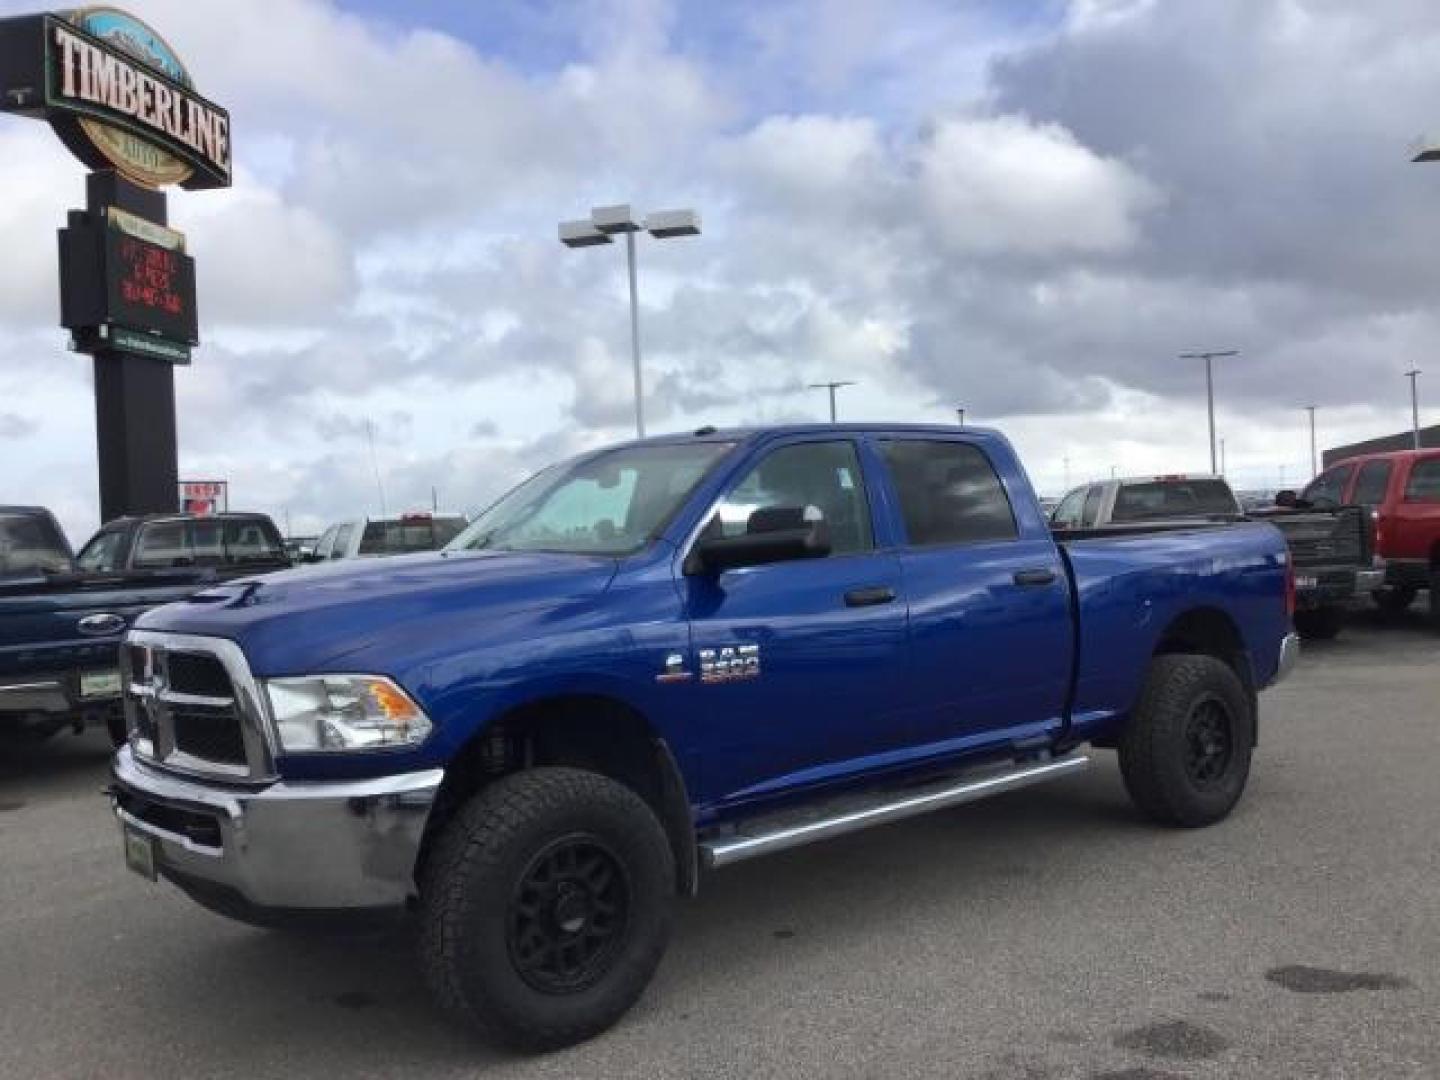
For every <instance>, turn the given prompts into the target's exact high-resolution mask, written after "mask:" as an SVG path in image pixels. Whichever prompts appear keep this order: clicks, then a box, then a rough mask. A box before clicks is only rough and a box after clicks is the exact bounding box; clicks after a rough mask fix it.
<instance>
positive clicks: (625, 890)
mask: <svg viewBox="0 0 1440 1080" xmlns="http://www.w3.org/2000/svg"><path fill="white" fill-rule="evenodd" d="M422 876H423V881H422V885H421V921H422V925H421V960H422V964H423V967H424V970H425V975H426V979H427V981H428V982H429V984H430V987H431V990H432V991H433V992H434V994H435V996H436V998H437V999H438V1000H439V1002H440V1004H441V1006H442V1007H444V1008H445V1010H446V1011H447V1012H449V1013H450V1014H451V1015H452V1016H454V1017H456V1018H457V1019H459V1020H460V1021H461V1022H462V1023H465V1024H466V1025H468V1026H470V1027H473V1028H475V1029H477V1030H478V1031H479V1032H480V1033H481V1034H482V1035H484V1036H487V1037H489V1038H491V1039H493V1040H494V1041H497V1042H501V1043H504V1044H506V1045H509V1046H513V1047H516V1048H519V1049H526V1050H549V1049H555V1048H558V1047H562V1046H569V1045H571V1044H573V1043H577V1042H581V1041H582V1040H584V1039H588V1038H590V1037H591V1036H593V1035H597V1034H599V1033H600V1032H602V1031H604V1030H605V1029H606V1028H608V1027H610V1026H611V1025H612V1024H613V1023H615V1021H617V1020H618V1019H619V1018H620V1017H621V1016H622V1015H623V1014H624V1013H625V1011H626V1010H627V1009H629V1008H630V1006H631V1005H632V1004H634V1002H635V1000H636V999H637V998H638V997H639V996H640V994H641V992H642V991H643V990H644V989H645V987H646V985H647V984H648V983H649V982H650V978H651V976H652V975H653V974H654V972H655V968H656V966H657V965H658V964H659V963H660V957H661V955H662V954H663V953H664V951H665V945H666V942H667V940H668V938H669V931H670V918H671V909H672V907H673V904H674V897H675V869H674V860H673V857H672V855H671V850H670V844H669V842H668V840H667V838H666V836H665V831H664V829H663V828H661V826H660V823H659V821H657V820H656V818H655V815H654V814H653V813H652V812H651V810H650V808H649V807H648V806H647V805H646V804H645V802H644V801H643V800H641V799H640V797H639V796H638V795H636V794H635V793H634V792H632V791H631V790H630V789H629V788H627V787H625V786H623V785H621V784H618V783H616V782H615V781H613V780H609V779H607V778H606V777H603V776H600V775H598V774H595V773H590V772H584V771H581V770H578V769H560V768H542V769H532V770H528V771H525V772H519V773H514V774H512V775H510V776H506V777H502V778H501V779H499V780H497V781H495V782H494V783H493V784H491V785H490V786H488V787H486V788H485V789H484V790H482V791H481V792H480V793H479V794H478V795H476V796H474V797H473V798H472V799H471V800H470V801H469V802H468V803H466V804H465V806H463V807H462V808H461V809H460V811H459V813H458V814H456V816H455V817H454V818H453V819H452V820H451V821H450V822H449V824H448V825H446V827H445V829H444V831H443V832H442V833H441V834H440V836H439V838H438V841H437V844H436V848H435V851H434V852H433V854H432V855H431V857H430V859H429V861H428V863H427V865H426V868H425V871H424V873H423V875H422Z"/></svg>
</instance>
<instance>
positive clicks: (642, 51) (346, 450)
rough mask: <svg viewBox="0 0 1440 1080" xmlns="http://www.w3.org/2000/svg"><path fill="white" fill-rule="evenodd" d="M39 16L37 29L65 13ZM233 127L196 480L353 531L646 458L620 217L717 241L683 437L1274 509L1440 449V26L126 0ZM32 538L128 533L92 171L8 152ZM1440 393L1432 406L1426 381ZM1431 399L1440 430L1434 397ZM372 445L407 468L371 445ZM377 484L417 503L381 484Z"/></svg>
mask: <svg viewBox="0 0 1440 1080" xmlns="http://www.w3.org/2000/svg"><path fill="white" fill-rule="evenodd" d="M34 6H35V5H34V4H33V3H29V2H24V0H21V2H18V3H17V2H15V0H0V14H13V13H19V12H23V11H26V10H33V8H34ZM126 6H127V8H128V9H129V10H131V11H133V12H134V13H135V14H137V15H139V16H140V17H142V18H144V19H146V20H147V21H149V22H151V23H152V24H153V25H154V26H155V27H156V28H157V29H158V30H160V31H161V32H162V33H163V34H164V35H165V36H166V37H167V38H168V39H169V40H170V41H171V43H172V44H173V45H174V46H175V48H176V50H177V51H178V52H179V53H180V54H181V56H182V58H183V59H184V60H185V61H186V63H187V65H188V66H189V68H190V71H191V74H192V76H193V77H194V79H195V82H196V85H197V88H198V89H199V90H200V91H201V92H202V93H204V94H206V95H207V96H208V97H211V98H212V99H214V100H216V101H219V102H221V103H223V104H225V105H226V106H228V107H229V109H230V111H231V113H232V118H233V125H234V137H235V151H236V166H237V182H236V184H235V187H234V188H233V189H231V190H228V191H216V192H195V193H191V192H177V193H175V194H174V195H172V197H171V200H170V207H171V219H172V223H173V224H175V225H177V226H178V227H180V228H182V229H183V230H185V231H186V233H187V234H188V236H189V238H190V245H191V250H192V251H193V252H194V254H195V255H196V257H197V261H198V270H199V279H200V310H201V333H202V337H203V338H204V344H203V346H202V347H201V348H200V349H199V350H198V351H197V353H196V357H195V363H194V365H193V366H192V367H190V368H188V369H181V370H180V371H179V372H178V373H177V378H176V385H177V390H178V407H179V425H180V462H181V473H182V475H184V476H195V477H207V478H208V477H221V478H228V479H229V480H230V481H231V492H232V495H231V503H232V506H234V507H236V508H241V507H243V508H247V509H262V510H266V511H269V512H270V513H271V514H273V515H274V516H275V517H276V519H277V521H280V522H281V523H282V524H283V522H284V519H285V515H286V514H287V513H288V515H289V517H290V521H291V524H292V528H293V529H294V530H295V531H297V532H300V531H313V530H315V529H317V528H318V527H319V526H321V525H322V524H323V523H324V522H326V521H327V520H329V519H333V518H335V517H339V516H346V515H355V514H360V513H371V514H378V513H379V510H380V498H381V488H382V487H383V491H384V498H385V501H386V505H387V507H388V509H389V510H391V511H392V512H393V511H395V510H396V509H403V508H406V507H413V506H424V505H428V503H429V501H430V493H431V489H432V487H434V488H436V489H438V491H439V497H440V501H441V503H442V504H443V505H444V506H445V507H447V508H454V509H473V508H475V507H476V506H477V505H480V504H483V503H484V502H485V501H487V500H488V499H489V498H491V497H493V496H494V495H495V494H496V493H497V492H498V491H499V490H501V489H502V488H504V487H505V486H507V485H509V484H510V483H512V482H514V481H515V480H517V479H518V478H520V476H521V475H522V474H524V473H526V472H528V471H529V470H531V469H533V468H535V467H537V466H539V465H541V464H543V463H545V462H547V461H549V460H552V459H554V458H556V457H558V456H561V455H564V454H567V453H570V452H572V451H575V450H577V449H581V448H584V447H588V446H590V445H594V444H596V443H600V442H604V441H607V440H612V439H615V438H620V437H625V436H627V435H628V434H629V433H630V432H631V423H632V412H631V408H632V406H631V391H630V373H629V338H628V323H627V309H626V305H625V291H624V290H625V278H624V255H623V250H622V249H621V248H620V247H618V246H613V247H609V248H590V249H584V250H579V251H571V250H568V249H566V248H563V247H562V246H561V245H560V244H559V243H558V242H557V240H556V233H555V227H556V222H557V221H558V220H559V219H561V218H566V217H575V216H582V215H583V214H584V213H585V212H586V211H587V210H588V209H589V208H590V207H591V206H594V205H597V204H604V203H612V202H623V201H629V202H631V203H632V204H634V205H635V206H636V207H637V208H639V209H642V210H644V209H658V208H665V207H670V206H693V207H696V208H698V209H699V210H700V212H701V214H702V218H703V222H704V234H703V235H702V236H700V237H697V238H688V239H683V240H671V241H665V242H654V241H649V240H645V241H642V249H641V253H640V260H641V294H642V305H643V308H642V315H641V320H642V338H643V341H644V348H645V364H646V377H647V380H648V396H647V410H648V417H649V419H650V424H651V428H652V429H653V430H672V429H683V428H688V427H694V426H698V425H700V424H705V423H713V424H717V425H726V424H742V423H757V422H760V423H763V422H773V421H785V420H795V419H820V418H823V416H824V414H825V398H824V395H823V392H819V391H813V390H807V389H806V385H807V384H809V383H812V382H816V381H819V380H823V379H852V380H854V381H855V382H856V383H857V384H858V385H856V386H855V387H853V388H850V389H847V390H844V391H842V392H841V398H840V407H841V413H842V416H843V417H844V418H847V419H852V418H853V419H875V420H883V419H895V420H916V421H937V422H947V421H950V420H953V419H954V416H955V412H954V409H955V407H956V406H957V405H963V406H964V407H965V408H966V410H967V414H968V418H969V419H970V420H971V421H972V422H977V423H983V424H986V425H993V426H997V427H1000V428H1002V429H1004V430H1005V431H1007V432H1008V433H1009V434H1010V435H1011V437H1012V438H1013V439H1014V440H1015V441H1016V443H1017V444H1018V446H1019V448H1020V450H1021V452H1022V454H1023V455H1024V456H1025V458H1026V460H1027V461H1028V463H1029V465H1030V468H1031V471H1032V473H1033V474H1034V475H1035V477H1036V478H1037V481H1038V482H1039V484H1040V486H1041V488H1042V489H1044V490H1046V491H1049V492H1058V491H1059V490H1060V489H1061V488H1062V487H1063V486H1064V484H1065V481H1066V477H1067V474H1068V476H1069V477H1070V478H1072V479H1073V480H1074V481H1076V482H1079V481H1080V480H1082V479H1085V478H1087V477H1089V476H1095V475H1108V474H1109V470H1110V469H1111V467H1112V466H1113V467H1115V468H1118V469H1119V470H1120V471H1121V472H1150V471H1153V470H1161V469H1163V470H1177V469H1190V470H1199V469H1203V468H1205V467H1206V466H1207V465H1208V449H1207V441H1206V430H1205V399H1204V377H1203V369H1202V368H1201V367H1200V366H1199V365H1198V364H1197V363H1196V362H1194V361H1182V360H1178V359H1176V354H1177V353H1180V352H1184V351H1189V350H1194V349H1199V348H1206V347H1210V348H1228V347H1237V348H1239V349H1241V350H1242V352H1243V355H1242V356H1241V357H1239V358H1237V359H1235V360H1226V361H1221V362H1219V369H1218V372H1217V388H1218V390H1217V401H1218V426H1219V429H1220V433H1221V435H1222V436H1224V438H1225V440H1226V450H1227V464H1228V466H1229V470H1230V473H1231V476H1232V479H1234V480H1236V481H1237V483H1239V484H1240V485H1242V486H1260V485H1268V486H1273V485H1274V484H1275V483H1276V482H1277V481H1278V480H1279V479H1280V478H1281V475H1282V470H1283V476H1284V478H1285V479H1286V480H1287V481H1294V480H1296V479H1297V478H1300V477H1301V475H1302V474H1308V471H1309V441H1308V433H1307V428H1306V421H1305V414H1304V412H1303V407H1304V406H1305V405H1309V404H1314V405H1317V406H1318V407H1319V413H1318V415H1319V417H1320V432H1321V445H1322V446H1324V445H1326V444H1333V443H1338V442H1343V441H1349V440H1350V439H1353V438H1360V437H1365V436H1369V435H1373V434H1381V433H1385V432H1391V431H1396V430H1400V429H1402V428H1404V427H1405V426H1407V425H1408V422H1409V393H1408V383H1407V382H1406V380H1405V379H1404V377H1403V375H1402V373H1403V372H1404V371H1405V370H1407V369H1408V368H1410V367H1416V366H1418V367H1420V368H1426V367H1427V366H1428V367H1429V368H1431V369H1432V370H1433V371H1434V375H1433V376H1430V375H1429V374H1427V375H1426V376H1425V377H1423V378H1422V382H1421V385H1422V398H1423V397H1424V396H1425V395H1426V393H1427V392H1428V394H1429V396H1430V397H1431V399H1432V400H1433V401H1435V402H1436V403H1437V404H1436V406H1434V407H1432V408H1430V409H1429V410H1427V411H1426V415H1424V416H1422V421H1426V420H1428V421H1430V422H1434V421H1435V420H1436V419H1437V413H1440V363H1433V362H1430V359H1429V358H1430V356H1431V354H1432V353H1433V352H1435V351H1436V349H1437V348H1440V317H1437V313H1440V166H1430V167H1424V166H1417V165H1411V164H1409V163H1408V153H1407V151H1408V149H1409V147H1410V145H1411V143H1412V141H1413V140H1414V139H1415V138H1416V137H1417V136H1418V135H1420V134H1421V133H1423V132H1425V131H1426V130H1427V129H1428V130H1432V131H1437V130H1440V8H1437V6H1436V5H1435V4H1434V2H1433V0H1368V2H1367V3H1365V4H1363V5H1362V4H1356V3H1354V2H1352V0H1204V2H1203V3H1202V2H1198V0H1069V2H1065V0H1034V2H1033V3H1030V4H1026V3H1023V2H1021V0H974V2H965V0H948V2H942V0H935V2H930V0H830V2H823V0H813V2H807V0H733V2H727V3H713V2H707V0H677V2H673V3H669V2H666V0H536V2H532V3H526V4H521V3H504V4H500V3H494V4H490V3H487V4H479V3H473V2H469V0H410V2H407V3H404V4H402V3H399V2H397V0H388V2H387V0H346V2H326V0H244V2H243V3H240V2H229V3H220V2H218V0H128V3H127V4H126ZM0 185H3V187H0V190H3V192H4V197H3V198H0V253H3V255H0V502H4V501H21V502H41V503H46V504H49V505H51V506H52V507H54V508H55V509H56V511H57V512H58V513H59V514H60V515H61V517H62V518H63V520H64V522H65V524H66V526H67V528H68V530H69V531H70V534H71V539H72V541H74V542H75V543H76V544H77V545H78V544H79V543H80V542H82V541H83V540H84V538H85V537H86V536H87V535H88V534H89V531H90V530H91V529H92V528H93V527H94V525H95V524H96V517H97V514H98V507H97V493H96V466H95V448H94V414H93V408H94V407H93V399H92V393H91V371H90V361H89V360H88V359H86V358H84V357H80V356H76V355H72V354H69V353H67V352H66V350H65V337H64V335H63V333H62V332H61V331H60V330H59V329H57V322H58V300H57V296H56V268H55V240H54V230H55V229H56V228H57V227H58V226H59V225H60V224H62V222H63V220H64V215H65V211H66V209H67V208H70V207H75V206H79V205H81V204H82V203H83V199H84V182H83V170H82V169H81V167H80V166H79V164H78V163H77V162H75V161H74V160H73V159H72V158H70V157H69V155H68V154H67V152H66V151H65V150H64V149H63V148H62V147H61V146H60V144H59V142H58V141H57V140H56V139H55V137H54V136H53V134H52V133H51V132H50V131H49V129H48V128H46V127H45V126H43V125H41V124H38V123H35V122H34V121H30V120H25V119H21V118H17V117H10V116H0ZM1427 380H1428V383H1427ZM1427 386H1431V387H1433V388H1434V389H1433V390H1429V391H1427V390H1426V387H1427ZM367 425H368V426H369V427H370V428H371V429H372V430H373V432H374V436H375V438H374V459H373V461H372V458H371V455H370V451H369V449H368V447H367V440H366V430H367ZM377 473H378V483H377Z"/></svg>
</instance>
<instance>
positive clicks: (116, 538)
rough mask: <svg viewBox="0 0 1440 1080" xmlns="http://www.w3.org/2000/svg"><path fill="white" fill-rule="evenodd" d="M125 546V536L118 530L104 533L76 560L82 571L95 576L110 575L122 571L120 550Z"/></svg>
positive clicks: (95, 538)
mask: <svg viewBox="0 0 1440 1080" xmlns="http://www.w3.org/2000/svg"><path fill="white" fill-rule="evenodd" d="M124 546H125V534H124V533H123V532H120V531H119V530H118V529H116V530H112V531H110V532H102V533H100V534H99V535H97V536H95V537H93V538H92V539H91V541H90V542H89V543H88V544H86V545H85V550H84V551H82V552H80V556H79V558H77V559H76V560H75V562H76V565H78V566H79V567H80V569H81V570H87V571H89V572H90V573H93V574H105V573H110V572H111V571H113V570H118V569H120V550H121V548H123V547H124Z"/></svg>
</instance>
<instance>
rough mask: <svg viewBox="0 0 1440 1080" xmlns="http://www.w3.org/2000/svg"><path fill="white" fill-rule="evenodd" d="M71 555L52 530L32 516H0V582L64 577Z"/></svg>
mask: <svg viewBox="0 0 1440 1080" xmlns="http://www.w3.org/2000/svg"><path fill="white" fill-rule="evenodd" d="M69 569H70V552H69V551H68V550H67V549H66V547H65V541H64V540H63V539H62V538H61V537H60V534H59V533H58V532H56V530H55V526H54V525H52V524H51V523H50V520H49V519H48V518H46V517H42V516H40V515H35V514H0V578H5V577H33V576H35V575H36V574H63V573H65V572H66V571H67V570H69Z"/></svg>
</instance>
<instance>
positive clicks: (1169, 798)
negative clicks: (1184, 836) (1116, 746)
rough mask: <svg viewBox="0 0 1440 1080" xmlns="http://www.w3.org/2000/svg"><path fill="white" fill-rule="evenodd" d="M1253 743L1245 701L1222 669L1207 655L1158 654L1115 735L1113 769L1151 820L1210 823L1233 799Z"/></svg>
mask: <svg viewBox="0 0 1440 1080" xmlns="http://www.w3.org/2000/svg"><path fill="white" fill-rule="evenodd" d="M1254 743H1255V715H1254V710H1253V708H1252V706H1251V699H1250V696H1249V695H1248V694H1247V693H1246V692H1245V688H1244V687H1243V686H1242V685H1241V683H1240V679H1239V678H1238V677H1237V676H1236V674H1235V672H1234V671H1233V670H1231V668H1230V667H1229V666H1228V665H1226V664H1224V663H1222V662H1221V661H1219V660H1216V659H1215V658H1214V657H1211V656H1196V655H1189V654H1174V655H1166V656H1157V657H1155V659H1154V660H1152V661H1151V663H1150V671H1149V673H1148V675H1147V676H1146V679H1145V687H1144V689H1143V690H1142V691H1141V693H1140V701H1139V704H1138V705H1137V706H1136V709H1135V712H1134V715H1132V716H1131V718H1130V722H1129V724H1127V725H1126V728H1125V733H1124V734H1123V735H1122V736H1121V738H1120V772H1121V775H1122V776H1123V777H1124V779H1125V789H1126V790H1127V791H1128V792H1129V793H1130V798H1131V800H1132V801H1133V802H1134V803H1135V805H1136V806H1137V807H1139V808H1140V810H1141V812H1142V813H1144V814H1145V815H1146V816H1147V817H1149V818H1150V819H1151V820H1153V821H1157V822H1159V823H1161V824H1164V825H1179V826H1184V827H1187V828H1194V827H1197V826H1200V825H1209V824H1212V823H1213V822H1216V821H1219V820H1220V819H1221V818H1223V817H1225V816H1226V815H1227V814H1229V813H1230V811H1231V809H1232V808H1233V807H1234V806H1235V804H1236V803H1237V802H1238V801H1239V800H1240V795H1241V793H1242V792H1244V790H1245V781H1246V780H1247V779H1248V778H1249V775H1250V753H1251V749H1252V747H1253V746H1254Z"/></svg>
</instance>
